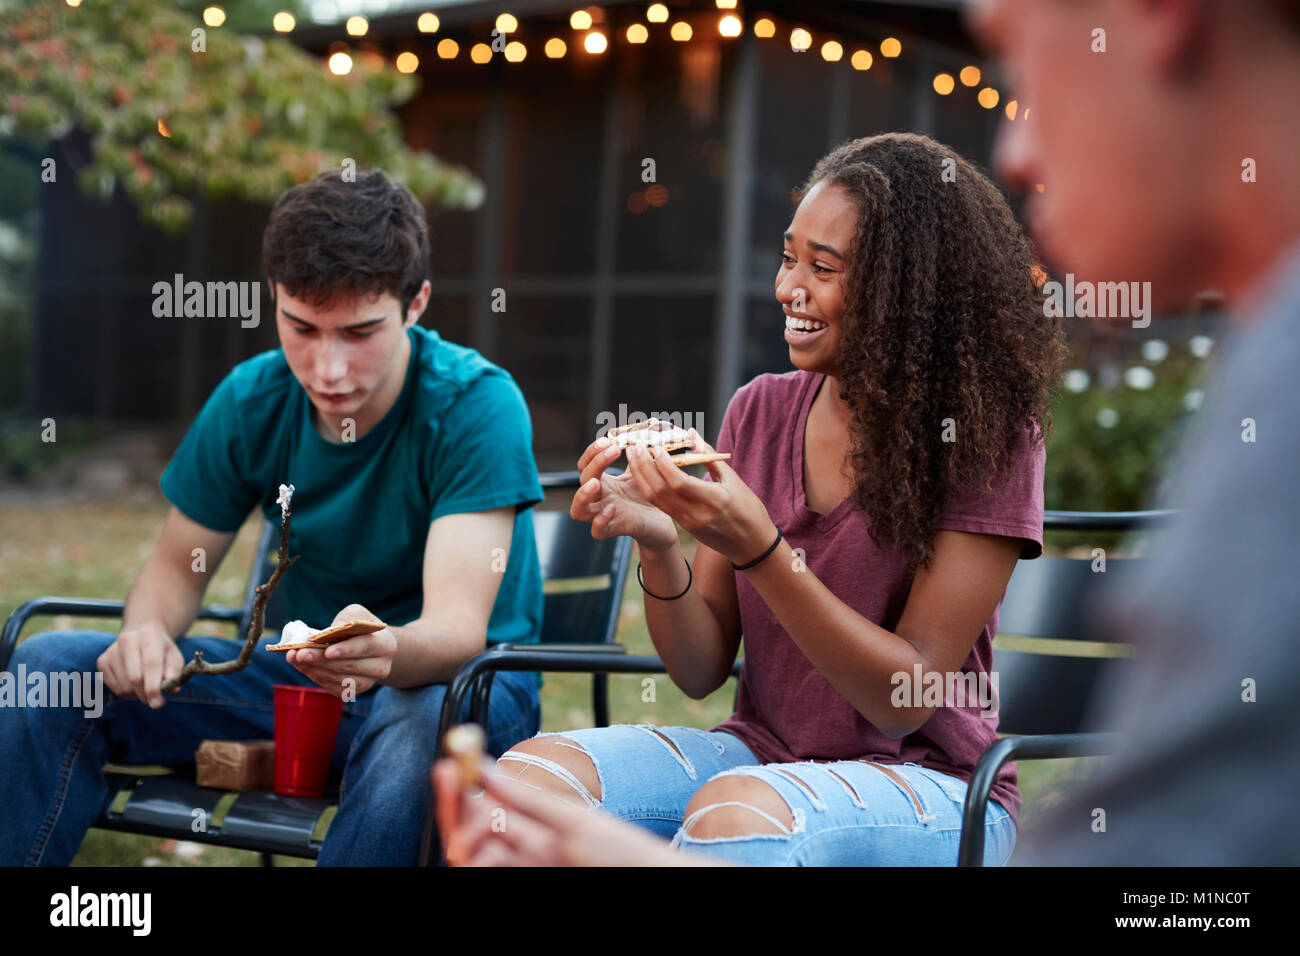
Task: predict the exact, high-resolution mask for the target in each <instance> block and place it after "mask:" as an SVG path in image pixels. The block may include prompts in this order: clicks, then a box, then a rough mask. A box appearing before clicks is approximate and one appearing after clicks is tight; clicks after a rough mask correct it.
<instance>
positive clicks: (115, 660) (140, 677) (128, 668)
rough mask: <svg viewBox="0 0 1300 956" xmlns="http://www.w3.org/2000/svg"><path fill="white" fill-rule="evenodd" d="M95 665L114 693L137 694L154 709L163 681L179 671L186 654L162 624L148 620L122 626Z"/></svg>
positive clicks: (161, 699)
mask: <svg viewBox="0 0 1300 956" xmlns="http://www.w3.org/2000/svg"><path fill="white" fill-rule="evenodd" d="M95 666H96V667H97V668H98V669H99V670H100V671H102V672H103V674H104V683H105V684H107V685H108V689H109V690H111V691H112V692H113V693H114V694H116V695H117V696H119V697H136V698H138V699H139V700H140V701H142V702H143V703H145V704H148V705H149V706H150V707H152V708H154V709H155V710H157V709H158V708H159V707H161V706H162V705H163V696H162V690H161V689H160V686H161V684H162V682H163V681H164V680H166V679H167V678H169V677H175V676H177V675H178V674H179V673H180V672H181V670H182V669H183V668H184V667H185V658H184V656H182V654H181V652H180V648H178V647H177V646H176V642H175V641H173V640H172V639H171V635H169V634H168V633H167V632H166V631H165V630H164V629H163V627H162V625H161V624H158V623H149V624H141V625H137V626H134V627H128V628H124V629H123V630H122V632H121V633H119V634H118V635H117V640H115V641H114V642H113V643H112V644H110V645H109V647H108V650H106V651H104V653H102V654H100V655H99V658H98V660H96V661H95ZM178 690H180V688H179V687H177V688H173V689H172V693H175V692H176V691H178Z"/></svg>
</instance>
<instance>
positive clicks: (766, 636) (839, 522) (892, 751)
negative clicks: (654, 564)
mask: <svg viewBox="0 0 1300 956" xmlns="http://www.w3.org/2000/svg"><path fill="white" fill-rule="evenodd" d="M824 379H825V376H824V375H822V374H820V373H813V372H805V371H802V370H796V371H793V372H786V373H784V374H781V375H774V374H766V375H760V376H758V377H757V378H755V379H754V380H753V381H751V382H749V383H748V384H746V385H744V386H742V387H741V388H740V390H739V391H737V392H736V394H735V396H734V397H733V398H732V400H731V402H730V404H729V405H728V406H727V411H726V414H725V416H724V417H723V422H722V429H721V431H720V433H719V436H718V441H717V445H716V447H717V449H718V450H719V451H725V452H730V453H731V455H732V457H731V460H730V461H729V462H728V464H729V465H731V466H732V468H734V469H735V471H736V473H737V474H738V475H739V476H740V477H741V478H742V479H743V480H744V482H745V484H747V485H748V486H749V487H750V488H751V489H752V490H753V491H754V493H755V494H757V495H758V497H759V498H760V499H761V500H762V502H763V503H764V505H766V506H767V510H768V514H769V515H771V517H772V520H773V521H774V522H775V523H776V524H777V526H778V527H779V528H780V529H781V530H782V532H783V533H784V534H785V538H786V540H787V541H789V542H790V546H791V547H793V548H799V549H802V560H803V563H804V565H805V566H806V567H807V569H808V571H809V572H811V573H812V574H815V575H816V576H817V578H818V579H819V580H820V581H821V582H822V583H823V584H824V585H826V587H827V588H829V589H830V590H831V591H832V592H833V593H834V594H835V596H836V597H838V598H839V599H840V600H841V601H843V602H845V603H846V604H848V605H849V606H850V607H851V608H853V609H854V610H855V611H857V612H858V613H859V614H861V615H862V616H863V617H865V618H867V619H868V620H870V621H872V622H874V623H876V624H878V625H879V626H881V627H883V628H885V629H886V630H890V631H892V630H893V629H894V628H895V627H896V626H897V624H898V620H899V618H900V617H901V616H902V613H903V608H904V606H905V605H906V603H907V595H908V592H909V590H910V588H911V583H912V576H911V575H909V574H908V572H907V564H908V555H907V552H906V550H905V549H903V548H902V547H898V546H886V547H879V546H877V545H876V544H875V543H874V542H873V541H872V540H871V536H870V535H869V534H868V533H867V521H866V516H865V514H864V513H863V512H862V511H859V510H857V509H855V508H854V507H853V502H852V500H851V499H845V500H844V501H842V502H840V504H839V505H838V506H837V507H836V508H835V509H834V510H832V511H831V512H830V514H826V515H822V514H818V513H817V512H815V511H810V510H809V509H808V505H807V501H806V499H805V497H804V487H803V451H804V447H803V446H804V428H805V425H806V423H807V421H808V411H809V409H810V408H811V407H812V403H813V398H814V397H815V396H816V394H817V390H818V388H819V387H820V386H821V384H822V382H823V380H824ZM1033 434H1034V437H1033V438H1032V439H1031V437H1030V432H1029V431H1028V430H1027V431H1026V435H1025V438H1024V440H1023V441H1022V442H1021V443H1020V445H1019V447H1017V448H1016V449H1014V450H1013V451H1012V453H1011V456H1010V458H1009V459H1008V461H1007V465H1006V467H1005V468H1004V469H1003V471H1002V472H1001V473H1000V474H999V475H998V476H996V477H995V479H994V480H993V482H992V494H988V493H983V492H980V491H974V492H972V493H962V494H959V495H952V496H950V497H949V500H948V501H947V502H946V503H945V505H944V506H943V508H942V511H941V515H940V518H939V522H938V527H939V528H941V529H943V528H946V529H952V530H956V531H972V532H977V533H980V534H997V535H1006V536H1008V537H1012V538H1020V539H1023V545H1022V549H1021V557H1022V558H1036V557H1038V556H1039V555H1040V554H1042V551H1043V467H1044V463H1045V460H1046V456H1045V452H1044V448H1043V444H1042V441H1041V438H1040V437H1039V436H1038V433H1037V431H1036V430H1035V432H1034V433H1033ZM736 587H737V591H738V594H739V603H740V622H741V631H742V634H743V639H744V645H745V662H744V668H743V672H742V674H741V678H740V695H739V699H738V701H737V705H736V712H735V713H734V714H732V716H730V717H729V718H727V719H726V720H725V721H723V722H722V723H721V724H719V725H718V726H717V727H715V728H713V729H714V730H723V731H726V732H728V733H730V734H734V735H735V736H737V737H739V738H740V739H741V740H743V741H744V742H745V744H746V745H747V746H748V747H749V748H750V750H752V751H753V752H754V753H755V755H757V756H758V758H759V759H760V760H761V761H763V762H764V763H792V762H795V761H801V760H814V761H829V760H851V759H858V758H867V759H869V760H872V761H875V762H877V763H882V764H901V763H915V764H919V765H920V766H922V767H930V768H932V769H935V770H939V771H942V772H943V773H946V774H951V775H952V776H954V777H958V778H960V779H962V780H964V781H966V782H967V783H969V782H970V779H971V776H972V774H973V773H974V770H975V764H976V763H977V762H978V760H979V758H980V755H981V754H983V753H984V751H985V750H986V749H988V747H989V745H990V744H992V743H993V742H994V741H995V740H997V726H998V722H997V718H996V716H993V717H990V716H986V715H982V714H981V711H983V710H985V708H984V707H983V706H982V705H981V702H980V701H979V700H978V699H970V698H968V697H967V696H966V695H965V694H964V693H963V690H962V688H960V687H959V688H957V694H956V695H953V696H952V697H951V698H950V699H951V703H950V704H949V705H947V706H942V707H940V708H939V709H938V710H936V711H935V713H934V714H933V715H932V716H931V717H930V719H929V720H928V721H926V722H925V724H924V725H923V726H922V727H921V728H920V729H918V730H916V731H914V732H913V733H911V734H909V735H908V736H906V737H903V738H901V739H898V740H891V739H890V738H889V737H887V736H885V735H884V734H883V733H881V732H880V731H879V730H877V729H876V727H875V726H874V725H873V724H872V723H871V722H870V721H868V720H867V719H866V718H865V717H863V716H862V715H861V714H860V713H858V711H857V710H856V709H855V708H854V707H853V705H852V704H850V703H849V701H848V700H847V698H845V697H843V696H842V695H841V694H840V693H839V691H837V690H836V689H835V688H834V687H832V686H831V683H830V681H828V680H827V679H826V678H825V677H823V676H822V674H821V672H820V671H818V670H817V669H816V668H815V667H814V666H813V664H812V662H811V661H809V660H808V658H807V657H805V656H804V653H803V651H801V650H800V649H799V647H798V645H797V644H795V642H794V641H793V640H792V639H791V638H790V636H789V635H788V634H787V633H786V632H785V629H784V628H782V626H781V624H780V623H779V622H778V621H777V619H776V616H775V615H774V614H773V613H772V612H771V611H770V610H769V609H768V606H767V604H766V603H765V602H764V601H763V599H762V598H761V597H760V596H759V594H758V592H757V591H756V590H755V589H754V588H753V587H752V586H751V585H750V584H749V582H748V581H747V580H746V578H745V575H743V574H737V575H736ZM1000 608H1001V602H1000V601H999V603H998V608H995V609H994V611H993V615H992V617H990V618H989V620H988V623H987V624H985V626H984V630H983V631H981V632H980V634H979V636H978V637H977V638H976V639H975V643H974V646H973V647H972V648H971V652H970V654H969V656H968V657H967V658H966V661H965V663H964V664H963V665H962V671H963V672H970V673H973V674H975V675H979V674H980V673H984V674H986V675H987V674H988V672H989V671H990V669H991V667H992V664H993V636H994V634H996V633H997V626H998V609H1000ZM975 680H976V681H979V680H980V678H979V677H978V676H977V677H976V678H975ZM984 680H985V681H989V683H991V684H992V687H993V688H996V681H990V680H989V678H987V677H985V678H984ZM966 686H972V685H971V684H967V685H966ZM974 686H979V685H978V684H977V685H974ZM984 686H985V687H988V686H989V684H985V685H984ZM990 693H992V694H993V695H994V696H993V700H994V701H996V691H995V690H993V691H990ZM958 704H961V705H962V706H956V705H958ZM996 708H997V704H996V702H995V703H994V704H993V705H992V707H990V708H988V709H987V710H988V711H995V710H996ZM1016 780H1017V771H1016V764H1015V763H1014V762H1011V763H1008V764H1006V765H1004V766H1003V767H1002V769H1001V771H1000V772H999V774H998V778H997V781H996V782H995V784H994V786H993V789H992V791H991V796H992V797H993V798H994V799H995V800H997V801H998V803H1000V804H1001V805H1002V806H1003V807H1004V808H1005V809H1006V811H1007V812H1008V813H1009V814H1010V815H1011V817H1012V819H1013V820H1015V821H1016V823H1017V825H1019V819H1020V802H1021V801H1020V791H1019V789H1018V788H1017V787H1016Z"/></svg>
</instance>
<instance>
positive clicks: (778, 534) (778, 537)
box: [731, 528, 781, 571]
mask: <svg viewBox="0 0 1300 956" xmlns="http://www.w3.org/2000/svg"><path fill="white" fill-rule="evenodd" d="M780 543H781V529H780V528H777V529H776V540H775V541H773V542H772V547H770V548H768V549H767V550H766V551H764V552H763V553H762V554H760V555H759V556H758V557H756V558H755V559H754V560H753V561H750V562H749V564H735V563H733V564H732V565H731V566H732V567H733V568H735V569H736V570H737V571H748V570H749V569H750V568H752V567H753V566H754V565H756V564H758V563H760V562H761V561H762V560H763V559H764V558H766V557H767V556H768V555H769V554H771V553H772V552H773V551H775V550H776V546H777V545H778V544H780Z"/></svg>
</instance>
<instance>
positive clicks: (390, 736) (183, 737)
mask: <svg viewBox="0 0 1300 956" xmlns="http://www.w3.org/2000/svg"><path fill="white" fill-rule="evenodd" d="M262 259H263V261H262V264H263V270H264V272H265V274H266V278H267V281H268V283H269V284H270V290H271V293H272V301H273V302H274V305H275V318H276V330H277V332H278V334H279V339H280V345H281V347H280V348H279V349H277V350H275V351H270V352H265V353H263V354H261V355H257V356H255V357H253V358H251V359H249V360H247V361H245V362H243V363H241V364H240V365H238V366H236V367H235V369H234V370H233V371H231V372H230V374H229V375H227V376H226V378H225V380H224V381H222V382H221V384H220V385H218V386H217V389H216V390H215V391H214V392H213V394H212V395H211V397H210V398H209V399H208V401H207V403H206V404H205V405H204V407H203V409H202V411H201V412H200V413H199V416H198V418H197V419H196V420H195V422H194V424H193V425H192V426H191V427H190V430H189V432H188V433H187V434H186V436H185V438H184V440H183V441H182V443H181V445H180V447H179V448H178V449H177V451H176V453H175V455H174V457H173V458H172V460H171V463H170V464H169V465H168V467H167V470H166V471H165V472H164V474H163V476H162V482H161V484H162V491H163V494H164V495H165V496H166V497H167V499H168V500H169V501H170V502H171V504H172V508H171V510H170V512H169V513H168V515H167V518H166V520H165V522H164V524H163V529H162V533H161V535H160V536H159V538H158V542H157V544H156V545H155V547H154V550H153V553H152V554H151V555H150V557H149V558H148V560H147V561H146V562H145V565H144V568H143V569H142V571H141V572H140V574H139V577H138V578H137V579H136V582H135V584H134V586H133V587H132V589H131V593H130V596H129V597H128V599H127V602H126V609H125V612H124V614H123V620H122V629H121V632H120V633H119V634H117V635H116V636H115V635H112V634H104V633H97V632H89V631H71V632H56V633H46V634H38V635H34V636H33V637H31V638H29V639H28V640H27V641H25V642H24V643H23V644H21V645H19V647H18V648H17V650H16V652H15V654H14V659H13V661H12V662H11V664H10V665H9V668H10V669H11V670H16V669H17V668H18V666H19V665H20V664H22V665H25V666H26V669H27V672H28V673H33V672H35V671H45V672H51V671H71V672H78V671H81V672H84V671H93V670H95V669H96V668H97V669H98V670H99V671H102V672H103V675H104V676H103V680H104V683H105V684H106V685H107V687H108V689H109V690H110V691H111V692H112V693H111V695H107V696H108V701H109V702H108V704H107V706H106V707H104V709H103V714H102V716H100V717H99V718H98V719H92V718H89V717H86V716H84V715H83V712H82V711H81V710H72V709H69V708H24V709H14V710H11V711H10V712H9V713H8V714H6V715H4V718H3V719H0V766H3V767H5V768H7V769H6V772H5V773H3V774H0V863H7V864H55V865H57V864H66V863H68V862H69V861H70V860H71V859H72V857H73V855H74V854H75V853H76V851H77V848H78V846H79V845H80V843H81V841H82V838H83V837H84V835H85V832H86V830H87V828H89V827H90V825H91V824H92V823H93V822H94V820H95V819H96V817H98V815H99V813H100V812H101V810H102V809H103V807H104V804H105V801H106V800H107V799H108V798H109V797H110V793H109V790H108V786H107V782H106V780H105V777H104V774H103V772H102V769H101V768H102V766H103V764H104V763H105V762H113V763H125V764H175V763H188V762H192V760H193V757H194V751H195V749H196V748H197V747H198V745H199V742H200V741H201V740H203V739H205V738H215V739H227V740H243V739H252V738H268V737H270V736H272V733H273V727H272V716H273V713H272V687H271V685H272V684H276V683H296V684H308V683H314V684H316V685H319V686H321V687H324V688H326V689H327V690H329V691H330V692H331V693H333V694H335V695H336V696H339V697H342V698H343V699H344V701H345V702H346V703H345V705H344V716H343V719H342V723H341V726H340V730H339V738H338V743H337V747H336V751H335V766H336V768H341V769H342V771H343V776H342V785H341V790H340V798H339V809H338V813H337V816H336V817H335V818H334V820H333V822H332V823H331V825H330V828H329V831H328V833H327V834H326V837H325V841H324V844H323V847H322V849H321V853H320V858H319V862H320V863H321V864H323V865H328V864H372V865H401V864H408V865H409V864H414V863H415V862H417V858H418V854H419V844H420V839H421V836H422V833H423V827H424V821H425V817H426V815H427V811H428V806H429V799H430V796H429V776H428V774H429V764H430V763H431V762H432V760H433V757H434V753H433V748H434V740H435V734H436V732H437V723H438V718H439V711H440V708H441V706H442V700H443V695H444V692H445V690H446V686H445V685H446V683H447V682H448V681H449V680H450V679H451V678H452V676H453V675H454V674H455V673H456V671H457V669H458V668H459V667H460V665H461V664H462V663H464V662H465V661H466V660H467V659H468V658H470V657H471V656H473V655H474V654H475V653H478V652H480V651H482V650H483V649H484V646H485V644H488V643H497V642H502V641H510V642H525V643H526V642H530V641H536V640H537V635H538V632H539V629H540V623H541V613H542V590H541V573H540V569H539V565H538V560H537V553H536V545H535V542H534V539H533V526H532V517H531V515H530V514H529V511H528V509H529V508H530V507H531V506H532V505H533V504H536V503H537V502H538V501H540V500H541V499H542V491H541V487H540V485H539V483H538V478H537V467H536V463H535V461H534V459H533V454H532V427H531V423H530V419H529V414H528V408H527V406H526V405H525V403H524V399H523V396H522V394H521V393H520V391H519V389H518V387H517V386H516V385H515V382H514V380H513V379H512V378H511V377H510V375H509V374H507V373H506V372H505V371H503V370H502V369H500V368H498V367H497V366H495V365H493V364H492V363H490V362H488V361H487V360H486V359H484V358H483V357H482V356H481V355H479V354H478V353H477V352H475V351H474V350H472V349H469V348H465V347H462V346H459V345H453V344H451V343H450V342H445V341H443V340H442V339H440V338H439V337H438V335H437V334H436V333H435V332H432V331H429V330H427V329H424V328H421V327H420V326H418V325H416V323H417V321H418V320H419V318H420V316H421V314H423V312H424V310H425V307H426V306H427V305H428V302H429V292H430V287H429V282H428V281H427V280H426V278H425V275H426V270H427V268H428V262H429V240H428V234H427V230H426V225H425V220H424V212H423V210H422V209H421V208H420V206H419V204H418V203H417V202H416V201H415V198H414V197H413V196H412V195H411V194H410V192H409V191H408V190H406V189H405V188H404V187H402V186H400V185H397V184H395V183H393V182H392V181H390V180H389V179H388V177H387V176H385V175H384V173H382V172H380V171H378V170H375V171H370V172H366V173H359V174H358V175H357V176H356V177H355V181H348V182H345V181H344V180H343V179H342V177H341V176H340V175H339V174H338V173H327V174H322V175H320V176H318V177H317V178H316V179H314V180H312V181H311V182H308V183H304V184H302V185H299V186H296V187H294V188H293V189H290V190H289V191H288V192H286V193H285V194H284V195H283V196H281V197H280V199H279V201H278V202H277V203H276V204H275V207H274V209H273V210H272V212H271V217H270V221H269V222H268V224H267V227H266V232H265V235H264V237H263V246H262ZM281 484H292V485H293V486H294V488H295V490H294V492H293V496H292V509H293V519H292V523H291V531H292V534H291V540H290V553H291V554H294V555H298V556H299V559H298V561H297V562H296V563H295V564H294V565H293V566H292V567H291V568H290V569H289V570H288V571H287V573H286V574H285V576H284V578H283V579H282V581H281V583H280V589H281V590H282V592H283V596H284V601H285V606H286V611H287V614H288V617H289V618H290V619H292V618H300V619H302V620H304V621H306V623H308V624H309V625H311V626H314V627H318V628H319V627H325V626H328V625H330V624H331V623H334V622H339V621H344V620H349V619H354V618H365V619H375V620H380V621H383V622H386V623H387V624H388V625H389V626H388V627H385V628H383V629H382V630H379V631H376V632H374V633H373V634H368V635H364V636H357V637H352V638H349V639H347V640H345V641H342V642H340V643H338V644H335V645H333V646H331V647H330V648H329V649H328V650H326V651H323V652H322V651H319V650H299V651H290V652H288V653H287V654H272V653H268V652H266V651H264V650H262V649H261V648H259V649H258V650H257V651H256V652H255V653H254V655H253V659H252V663H251V664H250V665H249V666H248V667H247V668H245V669H244V670H242V671H240V672H238V673H235V674H231V675H222V676H213V675H206V676H205V675H199V676H195V677H193V678H191V679H190V680H189V682H187V683H186V684H184V685H183V686H182V687H180V688H179V689H178V690H177V691H176V692H175V693H174V694H170V695H166V697H164V695H163V694H161V693H160V691H159V684H160V682H161V681H163V680H164V679H166V678H168V677H171V676H172V675H175V674H178V673H179V672H180V670H181V668H182V666H183V665H184V662H185V661H186V660H188V659H190V658H192V657H193V656H194V654H195V652H196V651H199V650H201V651H203V657H204V660H206V661H209V662H216V661H221V660H227V659H230V658H232V657H234V656H236V655H237V654H238V652H239V650H240V647H241V644H242V642H235V641H230V640H225V639H221V638H212V637H183V636H182V635H184V634H185V633H186V631H187V630H188V628H189V627H190V625H191V624H192V623H193V621H194V619H195V615H196V612H197V610H198V608H199V606H200V602H201V599H202V596H203V593H204V590H205V588H206V586H207V583H208V581H209V579H210V578H211V575H212V573H213V572H214V571H215V570H216V568H217V566H218V565H219V564H220V562H221V559H222V557H223V556H224V555H225V553H226V550H227V548H228V547H229V546H230V543H231V541H232V540H233V539H234V536H235V533H236V532H237V531H238V529H239V528H240V526H241V525H242V524H243V523H244V521H245V519H246V518H247V517H248V514H249V512H250V511H252V510H253V509H254V508H257V509H259V510H260V511H261V513H262V514H263V515H265V516H266V517H267V518H268V519H271V520H273V521H276V522H278V521H279V518H280V506H279V504H278V503H277V498H278V492H279V486H280V485H281ZM199 556H202V560H199V559H198V558H199ZM539 683H540V681H539V680H538V678H537V675H535V674H532V673H502V674H499V675H498V676H497V678H496V680H495V681H494V683H493V687H492V706H491V710H492V726H491V727H490V728H489V747H490V749H493V750H494V751H496V752H498V753H499V752H501V751H503V750H505V749H507V748H508V747H510V746H511V745H512V744H514V743H516V742H518V741H520V740H522V739H525V738H527V737H529V736H531V735H532V734H534V733H535V732H536V731H537V729H538V721H539V707H538V700H537V689H538V685H539ZM164 705H165V706H164ZM466 716H468V715H466Z"/></svg>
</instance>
